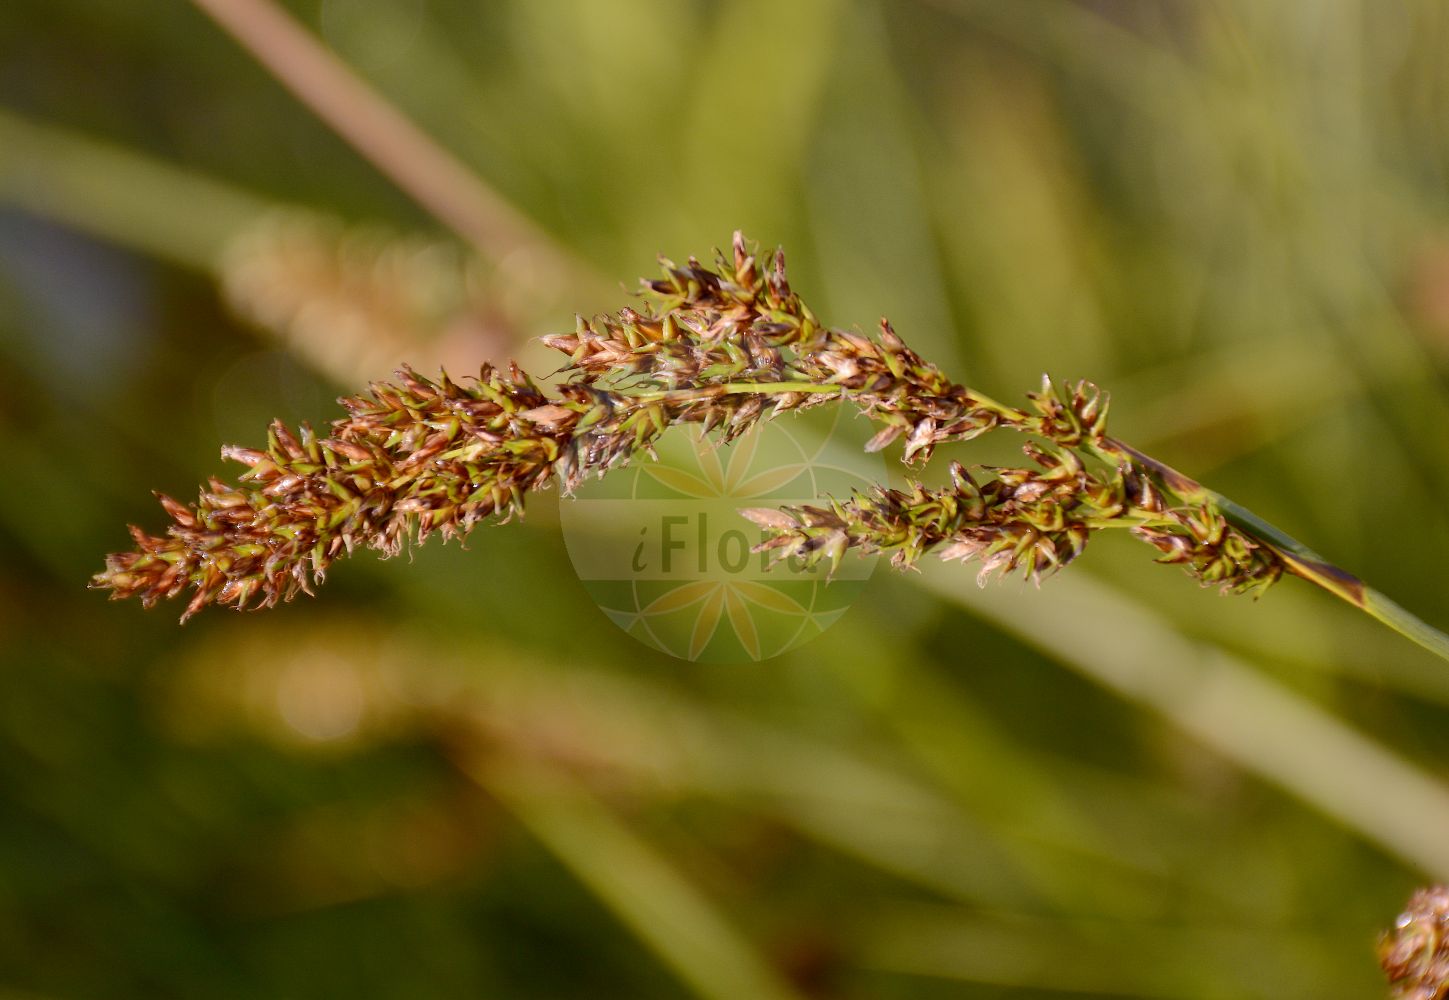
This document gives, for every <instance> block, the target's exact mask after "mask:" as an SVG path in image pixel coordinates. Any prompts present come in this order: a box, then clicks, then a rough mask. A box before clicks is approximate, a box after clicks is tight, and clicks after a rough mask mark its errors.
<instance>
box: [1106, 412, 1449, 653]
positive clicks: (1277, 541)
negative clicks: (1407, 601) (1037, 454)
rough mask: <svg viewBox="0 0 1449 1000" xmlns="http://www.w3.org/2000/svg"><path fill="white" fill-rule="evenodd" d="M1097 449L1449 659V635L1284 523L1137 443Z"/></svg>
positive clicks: (1108, 440)
mask: <svg viewBox="0 0 1449 1000" xmlns="http://www.w3.org/2000/svg"><path fill="white" fill-rule="evenodd" d="M1093 450H1094V451H1095V452H1097V454H1098V456H1099V457H1102V458H1104V459H1110V458H1115V459H1120V458H1127V459H1129V460H1130V461H1132V462H1133V463H1134V464H1136V465H1139V466H1141V467H1143V468H1145V469H1146V470H1147V471H1148V472H1150V473H1151V474H1152V475H1153V477H1154V478H1156V479H1157V480H1158V481H1159V482H1160V483H1161V484H1162V485H1163V486H1164V487H1166V488H1168V489H1170V490H1171V491H1172V492H1173V493H1175V494H1177V495H1179V496H1181V497H1183V498H1184V499H1188V500H1195V501H1206V502H1208V503H1211V504H1212V505H1213V506H1214V507H1215V508H1216V509H1217V510H1219V511H1220V512H1221V513H1222V515H1223V517H1225V518H1226V519H1227V520H1228V521H1229V523H1231V524H1232V525H1233V526H1234V527H1236V528H1239V529H1240V530H1242V531H1244V532H1246V533H1247V534H1248V535H1250V536H1252V537H1253V538H1254V539H1255V540H1257V541H1260V542H1262V543H1263V544H1264V545H1267V546H1268V547H1269V548H1271V549H1272V550H1273V551H1274V552H1276V553H1278V555H1279V556H1280V557H1281V558H1282V559H1283V562H1284V563H1285V564H1286V565H1287V567H1288V570H1289V572H1291V573H1293V574H1294V575H1295V576H1298V577H1301V578H1302V579H1304V580H1307V581H1308V582H1309V583H1313V584H1316V585H1317V586H1319V587H1321V588H1323V589H1324V590H1326V591H1328V592H1329V593H1330V594H1332V595H1333V596H1335V597H1337V598H1338V599H1340V600H1342V601H1345V602H1347V603H1349V604H1351V605H1353V606H1354V607H1356V608H1358V609H1359V610H1360V611H1363V612H1365V613H1367V614H1369V615H1371V616H1373V617H1374V618H1377V619H1378V620H1379V621H1381V622H1383V623H1384V624H1385V625H1387V626H1388V627H1389V628H1391V629H1393V630H1394V631H1395V632H1398V633H1399V634H1400V635H1402V636H1404V637H1405V638H1407V639H1410V640H1412V641H1413V642H1416V643H1418V644H1419V645H1420V646H1422V647H1423V648H1425V649H1427V650H1428V651H1429V652H1431V653H1434V654H1435V655H1436V656H1438V657H1440V658H1441V659H1444V660H1449V635H1446V634H1445V633H1443V632H1441V631H1439V630H1438V629H1436V628H1434V626H1432V625H1430V624H1429V623H1428V622H1426V621H1424V620H1423V619H1421V618H1419V617H1418V616H1417V615H1415V614H1414V613H1413V612H1411V611H1409V610H1408V609H1407V608H1404V607H1403V606H1402V605H1400V604H1398V603H1397V602H1395V601H1393V600H1392V599H1390V598H1389V597H1387V596H1385V595H1384V594H1382V593H1380V592H1379V591H1377V590H1375V589H1374V588H1372V587H1370V586H1369V585H1368V584H1366V583H1364V582H1363V581H1362V580H1360V579H1359V578H1358V577H1356V576H1354V575H1353V574H1352V573H1349V572H1348V571H1347V570H1343V569H1340V568H1339V567H1337V566H1335V565H1333V564H1332V563H1330V562H1329V561H1328V560H1326V559H1324V558H1323V557H1322V556H1320V555H1319V554H1318V553H1317V552H1314V551H1313V550H1312V549H1310V548H1309V547H1308V546H1306V545H1304V544H1303V543H1302V542H1300V541H1298V539H1296V538H1294V537H1293V536H1292V535H1290V534H1288V533H1287V532H1286V531H1284V530H1283V529H1282V528H1279V527H1277V526H1276V525H1274V524H1271V523H1269V522H1268V521H1265V520H1263V519H1262V518H1261V517H1259V516H1258V515H1257V514H1254V513H1253V512H1252V511H1251V510H1248V509H1247V508H1246V507H1243V506H1241V505H1239V504H1237V503H1235V502H1234V501H1232V500H1231V499H1229V498H1228V497H1225V496H1223V495H1222V494H1221V493H1218V492H1217V491H1216V490H1211V489H1208V488H1207V487H1206V486H1203V485H1202V484H1201V483H1199V482H1197V481H1196V480H1195V479H1192V478H1191V477H1189V476H1185V475H1183V474H1182V473H1181V472H1178V471H1177V470H1176V469H1174V468H1173V467H1172V466H1170V465H1167V464H1165V463H1163V462H1159V461H1158V460H1157V459H1155V458H1153V457H1152V456H1151V455H1145V454H1143V453H1142V452H1140V451H1138V450H1137V449H1136V448H1133V447H1132V446H1131V445H1128V444H1124V443H1123V442H1121V441H1118V440H1116V439H1114V438H1104V439H1103V441H1102V442H1101V444H1100V446H1098V447H1096V448H1093Z"/></svg>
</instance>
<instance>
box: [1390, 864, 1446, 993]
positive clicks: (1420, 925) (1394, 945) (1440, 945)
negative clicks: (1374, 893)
mask: <svg viewBox="0 0 1449 1000" xmlns="http://www.w3.org/2000/svg"><path fill="white" fill-rule="evenodd" d="M1379 963H1380V964H1381V965H1382V966H1383V969H1384V973H1385V974H1386V975H1387V976H1388V978H1389V984H1390V986H1391V987H1392V996H1393V997H1394V998H1395V1000H1444V998H1445V997H1449V886H1445V885H1436V886H1431V887H1429V888H1426V889H1419V890H1418V891H1416V892H1415V893H1414V895H1413V897H1412V898H1411V899H1410V900H1409V905H1408V908H1407V909H1405V910H1404V912H1403V913H1401V914H1399V918H1398V920H1396V921H1395V922H1394V927H1393V930H1391V931H1389V932H1388V933H1386V934H1385V935H1384V936H1383V938H1382V940H1380V941H1379Z"/></svg>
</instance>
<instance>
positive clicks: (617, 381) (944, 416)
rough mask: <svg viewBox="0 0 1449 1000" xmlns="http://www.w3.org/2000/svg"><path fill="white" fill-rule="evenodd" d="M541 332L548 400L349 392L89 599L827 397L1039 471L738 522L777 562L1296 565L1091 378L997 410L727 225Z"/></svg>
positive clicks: (1222, 575) (920, 440)
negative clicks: (705, 243) (973, 443)
mask: <svg viewBox="0 0 1449 1000" xmlns="http://www.w3.org/2000/svg"><path fill="white" fill-rule="evenodd" d="M543 339H544V342H545V343H546V344H547V345H548V346H550V347H552V348H554V349H555V350H558V351H560V352H561V353H562V354H564V355H566V356H567V358H568V361H567V364H566V365H565V367H564V369H563V372H564V375H565V377H564V379H563V381H562V382H561V383H560V384H558V385H557V386H554V387H549V388H545V387H543V386H540V385H539V384H537V383H535V382H534V381H533V380H532V379H530V378H529V377H528V375H526V374H525V373H524V372H522V371H520V370H519V369H518V368H517V367H516V366H512V365H510V366H509V367H508V368H507V369H499V368H495V367H493V366H491V365H484V366H483V368H482V370H481V371H480V373H479V375H478V377H477V378H475V379H466V380H462V381H455V380H453V379H451V378H449V377H448V376H447V375H446V374H443V375H442V376H440V377H439V378H437V379H429V378H424V377H423V376H421V375H419V374H417V373H416V372H413V371H412V370H410V369H404V370H403V371H401V372H399V373H398V375H397V377H396V379H395V380H392V381H384V382H377V383H374V384H373V385H372V386H371V387H370V390H369V391H368V392H367V393H365V394H362V395H358V396H353V397H347V398H344V399H342V400H341V401H340V402H341V404H342V406H343V409H344V410H345V415H344V416H343V417H341V418H340V419H338V420H336V421H334V422H333V423H332V425H331V427H330V428H329V429H328V431H327V432H326V433H325V434H318V433H317V432H315V431H314V430H313V429H312V428H310V427H308V426H306V425H303V426H302V427H300V428H299V429H298V430H296V431H295V432H294V431H293V430H291V429H289V428H288V427H287V426H285V425H283V424H282V423H280V422H278V423H275V424H273V426H272V428H271V430H270V433H269V435H268V442H267V447H266V448H265V450H254V449H249V448H240V447H232V446H228V447H226V448H224V449H223V450H222V454H223V456H224V457H226V458H228V459H231V460H234V461H237V462H239V463H241V464H242V465H244V466H246V469H245V471H244V472H243V473H242V474H241V475H240V476H239V477H238V478H237V480H236V482H235V483H227V482H224V481H222V480H219V479H212V480H210V481H209V482H208V484H207V485H206V486H205V487H204V488H203V489H202V491H201V493H200V496H199V497H198V499H197V502H196V503H195V504H185V503H182V502H180V501H178V500H175V499H172V498H170V497H167V496H160V500H161V504H162V507H163V508H164V510H165V512H166V513H167V515H168V516H169V518H170V521H171V523H170V525H169V526H168V527H167V529H166V531H165V533H164V534H161V535H153V534H150V533H148V532H146V531H143V530H141V529H139V528H135V527H133V528H132V529H131V535H132V538H133V540H134V542H135V547H134V549H132V550H131V551H127V552H123V553H117V554H113V555H111V556H109V557H108V558H107V561H106V569H105V570H104V571H103V572H101V573H99V574H97V575H96V576H95V577H94V579H93V585H94V586H97V587H101V588H105V589H109V590H110V591H111V592H112V596H113V597H117V598H125V597H137V598H139V599H140V600H141V602H142V603H143V604H145V605H146V606H150V605H152V604H154V603H156V602H157V601H159V600H161V599H162V598H172V597H178V596H180V595H182V594H183V593H185V592H186V591H187V590H190V591H191V596H190V599H189V601H188V604H187V606H186V610H185V613H184V614H183V620H185V618H186V617H189V616H190V615H192V614H194V613H195V612H196V611H198V610H200V609H201V608H202V607H204V606H205V605H207V604H212V603H216V604H229V605H233V606H235V607H237V608H244V607H248V606H252V605H256V606H271V605H275V604H276V603H277V602H279V601H283V600H290V599H291V598H292V597H294V596H295V595H296V594H297V593H298V592H308V593H310V592H311V585H312V584H313V583H316V582H319V581H320V580H321V579H322V578H323V577H324V576H325V574H326V572H327V569H328V567H329V566H330V565H331V563H332V562H333V561H334V560H336V559H337V558H339V557H340V556H342V555H344V554H346V553H349V552H352V551H353V550H355V549H357V548H360V547H361V548H372V549H376V550H379V551H381V552H382V553H383V554H385V555H393V554H396V553H397V552H399V551H400V550H401V549H402V548H404V547H405V546H406V545H407V544H408V543H409V541H411V540H418V541H421V540H423V539H425V538H426V537H427V536H429V535H431V534H433V533H438V534H441V535H443V536H444V537H445V538H446V537H459V536H463V535H466V534H467V533H468V532H469V531H471V529H472V528H473V527H474V526H475V525H477V524H479V523H483V522H486V521H504V520H507V519H508V518H509V517H510V516H512V515H513V514H514V513H517V512H521V511H522V509H523V507H524V503H525V498H526V496H527V494H528V493H529V492H531V491H533V490H538V489H543V488H546V487H547V486H548V485H549V484H550V483H552V482H554V481H558V482H559V483H560V484H561V485H562V487H563V488H564V489H565V490H570V489H572V488H573V487H574V486H576V485H577V484H578V483H579V482H580V481H581V480H582V479H583V478H584V477H585V476H588V475H593V474H598V475H602V474H603V473H605V472H607V471H608V470H610V469H612V468H615V467H617V466H619V465H622V464H624V463H627V462H630V461H632V460H634V459H635V458H637V457H639V456H641V455H647V454H651V453H652V447H653V444H654V442H655V441H656V440H657V438H658V437H659V436H660V435H661V434H663V433H664V432H665V431H666V430H667V429H669V428H670V427H673V426H676V425H681V424H691V425H696V426H698V427H699V428H701V430H702V431H703V432H706V433H707V432H711V431H715V432H717V433H718V434H719V436H720V437H721V438H722V440H724V441H726V442H727V441H729V440H732V439H733V438H735V437H738V436H739V435H741V434H744V433H746V432H748V431H749V430H750V429H751V428H752V427H753V426H754V425H755V424H756V423H757V422H759V421H760V420H764V419H769V418H772V417H774V416H776V415H777V414H780V413H783V412H786V411H790V410H795V409H804V408H808V407H813V406H820V405H825V404H828V403H840V402H846V403H849V404H851V405H854V406H855V407H857V408H858V409H859V410H860V411H861V412H862V413H864V414H865V415H866V416H867V417H869V418H870V419H871V420H873V421H875V422H877V423H879V424H880V430H879V432H878V433H877V434H876V435H875V436H874V437H873V438H872V439H871V441H870V444H869V445H868V447H869V448H871V449H873V450H879V449H882V448H885V447H887V446H888V445H890V444H892V443H893V442H895V441H897V440H900V441H902V442H903V457H904V459H905V461H906V462H908V463H912V462H923V461H925V460H927V459H929V458H930V456H931V454H932V452H933V450H934V449H935V448H936V447H937V446H938V445H941V444H943V443H947V442H956V441H967V440H970V439H972V438H975V437H978V436H980V435H982V434H985V433H988V432H991V431H996V430H1002V429H1004V430H1011V431H1015V432H1019V433H1023V434H1026V435H1028V436H1029V439H1028V441H1027V443H1026V445H1025V451H1026V454H1027V456H1028V458H1029V459H1030V460H1031V464H1030V465H1029V466H1026V467H1023V468H1001V467H985V466H974V467H972V468H970V469H968V468H966V467H964V466H961V465H959V464H953V466H952V469H951V483H950V485H949V486H947V487H945V488H942V489H930V488H927V487H926V486H924V485H922V484H921V483H915V482H913V483H911V484H910V485H909V486H908V487H907V488H906V489H905V490H892V489H886V488H884V487H881V488H877V489H874V490H871V491H869V492H867V493H863V494H858V495H856V496H854V497H852V498H849V499H846V500H839V501H829V502H827V503H824V504H822V505H821V506H807V507H800V508H791V509H785V510H779V511H774V510H772V511H758V510H756V511H750V512H747V514H748V515H749V516H750V517H751V518H752V519H753V520H755V521H756V522H757V523H758V524H760V525H761V527H763V528H764V529H765V532H766V538H765V540H764V542H763V543H762V546H761V547H762V548H763V549H766V550H769V551H772V552H773V553H775V554H776V555H777V556H780V557H786V556H798V557H801V558H803V559H804V560H805V561H806V562H808V563H816V562H820V561H822V560H829V561H830V562H832V563H833V562H836V561H838V560H839V559H840V558H841V557H842V556H843V554H844V553H845V552H846V551H847V550H849V549H852V548H853V549H858V550H861V551H866V552H870V551H884V552H889V553H891V555H892V558H893V561H894V562H895V563H896V564H897V565H898V566H910V565H913V564H914V563H915V562H916V561H917V560H918V559H919V558H920V557H921V556H922V555H923V554H925V553H926V552H931V551H934V552H936V553H937V554H938V555H940V556H941V557H943V558H945V559H962V560H966V559H974V560H977V561H979V563H980V564H981V567H982V573H981V575H982V578H983V579H984V578H985V577H986V576H989V575H990V574H991V573H993V572H1003V573H1005V572H1011V571H1013V570H1019V571H1021V572H1022V573H1024V574H1025V575H1026V576H1027V577H1029V578H1032V579H1040V578H1041V577H1043V576H1046V575H1048V574H1049V573H1051V572H1053V571H1055V570H1057V569H1059V568H1060V567H1062V566H1065V565H1066V564H1067V563H1069V562H1070V561H1071V560H1072V559H1074V558H1076V556H1078V555H1079V554H1080V553H1081V552H1082V550H1083V548H1084V547H1085V545H1086V543H1087V540H1088V538H1089V537H1090V536H1091V534H1092V533H1093V532H1095V531H1098V530H1102V529H1105V528H1113V527H1120V528H1127V529H1130V530H1131V531H1132V532H1133V533H1134V534H1136V535H1137V536H1138V537H1140V538H1142V539H1143V540H1145V541H1147V542H1148V543H1150V544H1151V545H1152V546H1153V547H1154V548H1156V549H1157V550H1158V551H1159V554H1160V558H1161V560H1162V561H1165V562H1172V563H1178V564H1180V565H1182V566H1183V567H1184V568H1185V569H1187V570H1188V572H1189V573H1191V574H1192V575H1193V576H1195V577H1196V578H1198V579H1199V580H1201V581H1202V582H1203V583H1205V584H1216V585H1219V586H1221V587H1222V588H1223V589H1224V590H1228V591H1234V592H1254V593H1257V592H1260V591H1261V590H1263V589H1265V588H1266V587H1267V586H1269V585H1271V584H1272V583H1273V582H1274V581H1275V580H1276V579H1278V577H1279V576H1280V575H1281V574H1282V572H1283V570H1284V568H1285V566H1288V565H1290V564H1288V563H1285V561H1284V559H1283V558H1282V556H1281V554H1280V553H1279V552H1278V551H1277V550H1276V549H1275V548H1274V547H1273V546H1272V545H1271V544H1269V543H1267V542H1266V541H1264V540H1263V539H1261V538H1255V537H1253V536H1252V535H1251V534H1250V533H1248V532H1246V531H1244V530H1242V529H1241V528H1239V527H1237V526H1235V525H1233V524H1230V523H1229V521H1228V520H1227V519H1226V518H1225V517H1224V516H1223V513H1222V512H1221V511H1220V510H1218V509H1217V507H1216V506H1215V504H1214V502H1213V500H1212V499H1211V497H1210V496H1207V495H1205V491H1202V490H1201V488H1199V487H1197V486H1196V484H1194V483H1192V482H1191V481H1190V480H1187V479H1186V478H1185V477H1182V476H1180V475H1178V474H1175V473H1171V470H1166V467H1163V466H1159V465H1156V464H1155V463H1151V462H1150V461H1144V460H1143V457H1142V456H1140V455H1139V454H1138V453H1136V452H1134V451H1133V450H1132V449H1130V448H1128V447H1127V446H1125V445H1122V444H1121V443H1120V442H1117V441H1115V440H1114V439H1112V438H1110V437H1108V436H1107V433H1106V415H1107V400H1106V397H1105V395H1104V394H1103V393H1101V392H1099V391H1098V390H1097V389H1096V388H1095V387H1094V386H1092V385H1091V384H1089V383H1086V382H1079V383H1076V384H1074V385H1070V386H1058V385H1055V384H1054V383H1052V382H1051V381H1050V380H1049V379H1048V380H1044V383H1043V386H1042V388H1041V390H1040V391H1039V392H1036V393H1031V394H1029V396H1028V398H1029V400H1030V405H1029V406H1028V407H1027V408H1024V409H1018V408H1015V407H1009V406H1004V405H1002V404H1000V403H997V402H995V401H993V400H991V399H990V398H988V397H986V396H984V395H981V394H980V393H978V392H976V391H974V390H972V389H969V388H967V387H965V386H963V385H961V384H959V383H956V382H954V381H952V380H951V379H949V378H948V377H947V376H946V375H945V374H944V373H943V372H942V371H941V370H940V369H939V368H937V367H936V366H935V365H932V364H931V363H929V362H928V361H925V360H924V359H922V358H921V357H920V356H919V355H917V354H916V353H915V352H914V351H912V350H911V349H910V348H909V347H907V346H906V345H905V343H904V342H903V341H902V340H901V338H900V337H899V336H897V335H896V333H895V331H894V330H893V329H892V328H891V326H890V324H889V323H887V322H885V321H884V320H883V321H882V322H881V327H880V330H879V333H878V334H876V335H875V336H866V335H864V334H861V333H857V332H853V331H846V330H840V329H835V328H831V327H828V326H826V325H824V324H823V323H821V322H820V321H819V320H818V319H817V318H816V316H815V314H814V313H813V312H812V311H811V310H810V309H809V308H808V307H807V306H806V305H805V304H804V303H803V302H802V301H801V299H800V297H799V296H798V295H797V294H796V293H795V292H794V291H793V290H792V289H791V287H790V284H789V282H788V280H787V278H786V275H785V265H784V255H783V254H782V253H781V252H779V251H776V252H775V253H774V254H771V255H770V256H769V257H768V259H765V258H762V257H761V256H760V254H759V253H758V252H757V251H756V250H755V249H754V248H752V247H751V246H749V245H748V244H747V243H746V242H745V240H744V239H743V238H742V237H741V236H740V235H739V234H738V233H737V234H736V235H735V238H734V240H733V243H732V246H731V250H730V252H728V253H722V254H720V256H719V259H718V261H717V263H716V265H715V266H714V267H712V268H711V267H708V266H705V265H703V264H701V263H700V262H699V261H698V260H695V259H694V258H690V259H689V260H688V261H687V262H686V263H685V264H683V265H677V264H675V263H673V262H671V261H667V260H666V261H663V274H662V276H661V277H660V278H658V279H655V280H652V281H646V282H644V285H643V301H642V303H641V306H640V307H639V308H627V309H623V310H621V311H619V312H618V313H615V314H612V315H608V316H601V317H596V318H593V319H584V318H580V319H579V321H578V323H577V326H576V328H575V330H574V331H573V332H570V333H566V334H558V335H553V336H548V337H545V338H543ZM1164 473H1171V474H1164Z"/></svg>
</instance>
